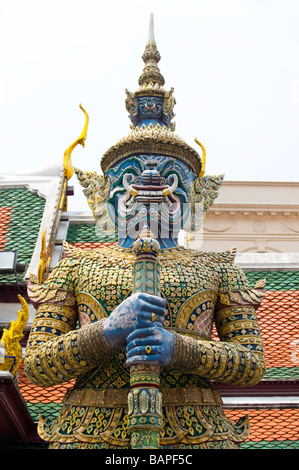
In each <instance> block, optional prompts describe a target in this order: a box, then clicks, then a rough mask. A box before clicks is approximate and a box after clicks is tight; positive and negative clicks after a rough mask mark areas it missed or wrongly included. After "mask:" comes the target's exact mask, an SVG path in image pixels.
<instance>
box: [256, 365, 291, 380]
mask: <svg viewBox="0 0 299 470" xmlns="http://www.w3.org/2000/svg"><path fill="white" fill-rule="evenodd" d="M264 379H299V367H297V366H294V367H271V368H269V369H267V370H266V373H265V375H264Z"/></svg>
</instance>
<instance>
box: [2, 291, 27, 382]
mask: <svg viewBox="0 0 299 470" xmlns="http://www.w3.org/2000/svg"><path fill="white" fill-rule="evenodd" d="M18 298H19V300H20V302H21V305H22V310H21V311H20V310H18V318H17V320H16V321H12V322H11V324H10V328H9V330H7V329H6V328H4V330H3V335H2V338H1V343H2V345H3V347H4V350H5V353H4V356H3V357H2V358H1V359H2V361H0V370H5V371H8V372H10V373H11V374H12V375H13V376H15V375H16V373H17V371H18V369H19V367H20V364H21V361H22V348H21V345H20V341H21V339H22V338H23V330H24V328H25V326H26V324H27V322H28V319H29V307H28V304H27V302H26V300H25V299H24V298H23V297H21V296H20V295H18Z"/></svg>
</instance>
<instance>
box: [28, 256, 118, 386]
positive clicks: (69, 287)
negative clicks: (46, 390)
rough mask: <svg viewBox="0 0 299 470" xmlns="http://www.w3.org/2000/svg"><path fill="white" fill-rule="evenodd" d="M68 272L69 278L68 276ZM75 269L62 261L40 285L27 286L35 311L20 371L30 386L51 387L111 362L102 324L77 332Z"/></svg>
mask: <svg viewBox="0 0 299 470" xmlns="http://www.w3.org/2000/svg"><path fill="white" fill-rule="evenodd" d="M70 268H72V271H73V274H72V275H71V274H70V272H71V271H70ZM77 274H78V273H76V265H75V264H74V263H72V266H70V261H69V260H63V261H62V262H61V263H60V264H59V265H58V266H57V268H55V270H54V271H53V272H52V274H51V275H50V276H49V278H48V280H47V282H46V283H45V284H44V285H41V286H40V285H38V284H33V283H31V285H29V289H28V290H29V296H30V298H31V300H32V301H33V303H34V304H35V306H36V307H37V310H36V315H35V318H34V321H33V325H32V328H31V332H30V335H29V338H28V343H27V347H26V353H25V360H24V369H25V373H26V375H27V377H28V378H29V380H30V381H32V382H33V383H35V384H37V385H39V386H42V387H47V386H52V385H57V384H59V383H63V382H66V381H68V380H71V379H73V378H76V377H78V376H79V375H82V374H85V373H86V372H88V371H89V370H91V369H92V368H94V367H95V366H100V365H101V364H104V363H106V362H107V361H108V360H110V359H111V357H112V355H113V353H114V351H113V350H112V349H111V348H110V347H109V346H108V344H107V342H106V340H105V337H104V335H103V323H104V320H100V321H98V322H95V323H91V324H88V325H86V326H84V327H82V328H80V329H77V328H76V327H77V319H78V318H77V316H78V315H77V307H76V303H75V295H74V290H75V285H74V282H75V279H76V275H77Z"/></svg>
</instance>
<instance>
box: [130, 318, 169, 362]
mask: <svg viewBox="0 0 299 470" xmlns="http://www.w3.org/2000/svg"><path fill="white" fill-rule="evenodd" d="M127 343H128V345H127V364H133V363H134V362H150V363H151V364H153V363H154V364H158V365H160V366H161V367H165V366H168V365H169V364H170V363H171V361H172V358H173V353H174V335H173V333H171V331H168V330H165V329H164V328H162V326H161V325H158V324H157V325H154V326H151V327H149V328H142V329H138V330H135V331H133V332H132V333H131V334H130V335H129V336H128V338H127ZM149 348H150V349H149Z"/></svg>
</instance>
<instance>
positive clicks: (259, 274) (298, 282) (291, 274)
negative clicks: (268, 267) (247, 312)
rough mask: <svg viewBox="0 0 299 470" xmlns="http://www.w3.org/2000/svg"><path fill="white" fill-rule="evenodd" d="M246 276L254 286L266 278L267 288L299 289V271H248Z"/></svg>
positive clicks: (274, 289) (272, 289) (273, 289)
mask: <svg viewBox="0 0 299 470" xmlns="http://www.w3.org/2000/svg"><path fill="white" fill-rule="evenodd" d="M246 277H247V279H248V281H249V282H250V284H251V285H252V286H254V284H255V283H256V281H258V280H260V279H266V280H267V282H266V286H265V289H266V290H271V291H276V290H299V271H248V272H246Z"/></svg>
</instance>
